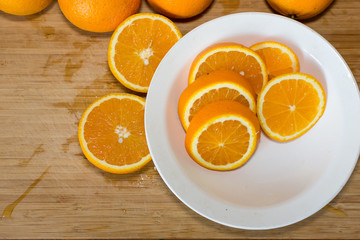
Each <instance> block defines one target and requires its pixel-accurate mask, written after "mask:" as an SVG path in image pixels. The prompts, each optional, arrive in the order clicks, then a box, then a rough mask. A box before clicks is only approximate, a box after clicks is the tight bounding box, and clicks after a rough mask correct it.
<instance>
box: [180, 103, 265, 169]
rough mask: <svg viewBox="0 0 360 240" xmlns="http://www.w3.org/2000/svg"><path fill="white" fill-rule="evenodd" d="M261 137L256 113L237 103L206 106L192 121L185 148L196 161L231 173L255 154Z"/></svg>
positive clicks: (210, 167) (207, 166)
mask: <svg viewBox="0 0 360 240" xmlns="http://www.w3.org/2000/svg"><path fill="white" fill-rule="evenodd" d="M259 138H260V125H259V122H258V119H257V117H256V116H255V114H254V113H253V112H252V111H250V109H249V108H247V107H245V106H244V105H243V104H241V103H239V102H235V101H219V102H214V103H211V104H208V105H206V106H205V107H204V108H203V109H201V110H200V111H199V112H198V113H197V114H196V115H195V116H194V118H193V119H192V121H191V123H190V125H189V128H188V130H187V132H186V136H185V148H186V151H187V152H188V154H189V155H190V157H191V158H192V159H194V160H195V161H196V162H197V163H199V164H200V165H201V166H203V167H206V168H209V169H213V170H231V169H235V168H237V167H239V166H241V165H243V164H244V163H245V162H246V161H247V160H248V159H249V158H250V157H251V155H252V154H253V153H254V151H255V149H256V147H257V144H258V141H259Z"/></svg>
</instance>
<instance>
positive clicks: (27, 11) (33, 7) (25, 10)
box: [0, 0, 53, 15]
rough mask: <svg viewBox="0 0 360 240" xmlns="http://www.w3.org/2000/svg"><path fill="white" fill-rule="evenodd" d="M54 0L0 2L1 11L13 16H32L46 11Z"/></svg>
mask: <svg viewBox="0 0 360 240" xmlns="http://www.w3.org/2000/svg"><path fill="white" fill-rule="evenodd" d="M52 1H53V0H0V10H1V11H4V12H6V13H9V14H13V15H31V14H34V13H38V12H40V11H41V10H43V9H45V8H46V7H47V6H49V4H50V3H51V2H52Z"/></svg>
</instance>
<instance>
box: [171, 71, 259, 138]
mask: <svg viewBox="0 0 360 240" xmlns="http://www.w3.org/2000/svg"><path fill="white" fill-rule="evenodd" d="M255 99H256V98H255V92H254V90H253V89H252V87H251V85H250V83H249V82H248V81H247V80H246V79H245V78H244V77H242V76H241V75H240V74H239V73H237V72H234V71H230V70H215V71H213V72H210V73H209V74H208V75H202V76H201V77H199V78H198V79H197V80H196V81H195V82H194V83H192V84H190V85H188V87H187V88H186V89H185V90H184V91H183V92H182V94H181V95H180V98H179V103H178V113H179V118H180V121H181V123H182V125H183V127H184V129H185V131H186V130H187V128H188V126H189V124H190V122H191V120H192V118H193V117H194V116H195V115H196V114H197V113H198V112H199V111H200V110H201V109H202V108H203V107H204V106H206V105H207V104H209V103H213V102H217V101H223V100H233V101H237V102H240V103H242V104H244V105H245V106H247V107H248V108H249V109H250V110H251V111H253V112H254V113H256V100H255Z"/></svg>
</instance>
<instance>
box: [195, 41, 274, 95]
mask: <svg viewBox="0 0 360 240" xmlns="http://www.w3.org/2000/svg"><path fill="white" fill-rule="evenodd" d="M214 70H232V71H236V72H238V73H240V74H241V75H242V76H244V77H245V78H246V79H247V80H248V81H249V82H250V84H251V86H252V87H253V89H254V91H255V93H256V94H258V93H259V92H260V90H261V89H262V87H263V86H264V85H265V84H266V82H267V79H268V76H267V72H266V66H265V63H264V61H263V60H262V59H261V57H260V56H259V55H258V54H257V53H256V52H254V51H253V50H251V49H249V48H247V47H244V46H243V45H241V44H238V43H229V42H227V43H216V44H213V45H211V46H209V47H208V48H206V49H205V50H203V51H202V52H201V53H199V54H198V55H197V56H196V57H195V59H194V61H193V62H192V64H191V67H190V72H189V84H191V83H192V82H194V81H195V80H196V79H197V78H199V77H200V76H202V75H205V74H208V73H209V72H211V71H214Z"/></svg>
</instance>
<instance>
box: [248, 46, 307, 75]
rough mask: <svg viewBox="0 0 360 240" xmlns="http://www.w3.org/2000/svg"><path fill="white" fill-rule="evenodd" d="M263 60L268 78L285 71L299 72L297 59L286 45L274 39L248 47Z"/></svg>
mask: <svg viewBox="0 0 360 240" xmlns="http://www.w3.org/2000/svg"><path fill="white" fill-rule="evenodd" d="M250 48H251V49H252V50H254V51H255V52H256V53H257V54H259V55H260V57H261V58H262V59H263V60H264V62H265V65H266V69H267V72H268V78H269V79H272V78H273V77H276V76H279V75H281V74H285V73H292V72H299V71H300V64H299V59H298V57H297V56H296V54H295V53H294V51H293V50H291V49H290V48H289V47H288V46H286V45H284V44H282V43H279V42H274V41H265V42H260V43H256V44H254V45H252V46H251V47H250Z"/></svg>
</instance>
